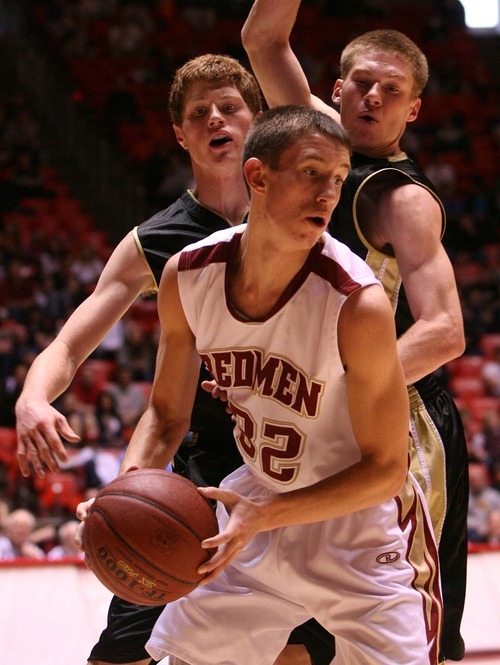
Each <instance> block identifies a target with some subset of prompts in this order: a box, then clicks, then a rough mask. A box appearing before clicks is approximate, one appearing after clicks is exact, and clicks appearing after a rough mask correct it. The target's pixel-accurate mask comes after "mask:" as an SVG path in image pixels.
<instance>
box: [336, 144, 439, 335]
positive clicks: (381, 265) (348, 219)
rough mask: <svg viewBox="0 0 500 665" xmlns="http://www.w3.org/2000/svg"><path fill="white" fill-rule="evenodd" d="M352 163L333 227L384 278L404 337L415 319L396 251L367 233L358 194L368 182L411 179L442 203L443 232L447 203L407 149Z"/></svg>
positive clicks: (358, 158) (388, 184) (386, 184)
mask: <svg viewBox="0 0 500 665" xmlns="http://www.w3.org/2000/svg"><path fill="white" fill-rule="evenodd" d="M351 163H352V166H351V171H350V172H349V175H348V176H347V179H346V181H345V183H344V185H343V186H342V194H341V197H340V201H339V203H338V205H337V207H336V209H335V210H334V211H333V215H332V219H331V222H330V227H329V231H330V233H331V234H332V235H333V236H334V237H335V238H337V239H338V240H340V241H341V242H343V243H345V244H346V245H347V246H348V247H349V248H350V249H351V250H352V251H353V252H355V253H356V254H358V256H360V257H361V258H362V259H364V260H365V261H366V262H367V263H368V265H369V266H370V267H371V268H372V270H373V271H374V273H375V275H376V277H378V278H379V280H380V281H381V282H382V284H383V286H384V289H385V292H386V293H387V295H388V296H389V299H390V301H391V303H392V305H393V309H394V314H395V321H396V332H397V335H398V337H400V336H401V335H402V334H403V333H404V332H405V331H406V330H408V328H409V327H410V326H412V325H413V323H415V320H414V318H413V316H412V314H411V311H410V308H409V306H408V301H407V298H406V294H405V291H404V287H403V285H402V283H401V276H400V273H399V268H398V266H397V263H396V259H395V258H394V256H393V255H389V254H385V253H383V252H381V251H378V250H376V249H375V248H373V247H371V246H370V243H369V242H368V241H367V240H366V238H365V237H364V235H363V232H362V230H361V228H360V225H359V219H358V214H357V201H358V198H359V196H360V193H361V190H362V188H363V187H364V186H365V185H366V184H367V183H368V182H370V183H373V184H377V185H378V184H379V183H380V184H381V186H382V187H383V188H388V187H392V188H396V187H398V186H400V185H402V184H408V183H409V182H411V183H414V184H417V185H420V186H421V187H424V188H425V189H427V190H428V191H429V192H430V193H431V194H432V196H433V197H434V198H435V199H436V201H437V202H438V203H439V205H440V206H441V210H442V233H444V229H445V223H446V217H445V212H444V207H443V204H442V203H441V201H440V200H439V198H438V196H437V194H436V190H435V188H434V186H433V184H432V183H431V181H430V180H429V179H428V178H427V177H426V176H425V175H424V173H423V172H422V171H421V169H420V168H419V167H418V166H417V164H415V162H414V161H413V160H411V159H409V158H408V157H407V156H406V154H405V153H400V154H399V155H397V156H396V157H388V158H377V159H375V158H371V157H365V156H364V155H360V154H359V153H354V154H353V156H352V159H351Z"/></svg>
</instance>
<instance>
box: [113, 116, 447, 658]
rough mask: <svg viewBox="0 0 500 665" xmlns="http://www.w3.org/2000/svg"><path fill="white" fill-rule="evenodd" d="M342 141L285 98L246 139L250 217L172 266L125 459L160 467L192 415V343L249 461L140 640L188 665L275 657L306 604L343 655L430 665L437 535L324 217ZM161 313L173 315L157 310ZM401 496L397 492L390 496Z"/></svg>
mask: <svg viewBox="0 0 500 665" xmlns="http://www.w3.org/2000/svg"><path fill="white" fill-rule="evenodd" d="M349 157H350V144H349V140H348V138H347V134H346V133H345V131H344V130H343V129H342V128H341V127H340V125H339V124H337V123H336V122H335V121H333V120H332V119H331V118H329V117H328V116H326V115H324V114H323V113H321V112H318V111H314V110H312V109H307V108H304V107H279V108H277V109H273V110H272V111H270V112H267V113H266V114H265V115H264V116H263V117H262V119H260V120H258V121H257V122H256V124H255V126H254V128H253V129H252V130H251V132H250V135H249V138H248V139H247V142H246V145H245V152H244V172H245V177H246V180H247V183H248V186H249V188H250V191H251V207H250V213H249V219H248V224H247V225H243V226H241V227H236V228H233V229H228V230H227V231H226V230H224V231H220V232H218V233H216V234H214V235H213V236H211V237H209V238H208V239H206V240H203V241H200V242H198V243H196V244H195V245H191V246H190V247H188V248H187V249H186V250H183V251H182V252H181V253H180V254H178V255H176V256H175V257H173V258H172V259H171V260H170V261H169V262H168V264H167V267H166V269H165V272H164V273H163V277H162V280H161V284H160V291H159V300H158V309H159V314H160V318H161V323H162V334H161V339H160V346H159V351H158V364H157V368H156V376H155V381H154V385H153V392H152V397H151V402H150V406H149V408H148V410H147V412H146V413H145V415H144V416H143V418H142V419H141V421H140V423H139V425H138V427H137V429H136V431H135V433H134V435H133V437H132V440H131V442H130V445H129V447H128V450H127V453H126V455H125V459H124V461H123V465H122V469H121V471H122V472H126V471H127V470H130V469H133V468H137V467H139V468H144V467H160V468H163V467H165V465H166V464H167V463H168V461H169V460H170V459H171V458H172V456H173V454H174V453H175V450H176V448H177V446H178V445H179V442H180V441H181V440H182V438H183V436H184V434H185V432H186V430H187V429H188V427H189V416H190V412H191V406H192V401H193V399H194V395H195V392H196V387H197V380H198V374H199V365H200V357H201V359H202V360H203V362H204V363H205V364H206V365H207V367H208V368H209V370H210V371H211V372H212V374H213V376H214V378H215V379H216V381H217V383H218V384H219V386H221V387H222V388H223V389H225V390H227V394H228V398H229V404H230V407H231V410H232V412H233V415H234V418H235V430H234V434H235V438H236V441H237V444H238V447H239V449H240V451H241V453H242V456H243V459H244V461H245V464H244V465H243V466H242V467H240V469H238V470H236V471H235V472H234V473H233V474H231V475H230V476H228V477H227V478H226V480H225V481H223V483H222V485H221V488H219V489H218V488H204V489H200V492H201V493H202V494H204V495H205V496H207V497H210V498H212V499H217V501H218V518H219V524H220V533H219V534H218V535H217V536H216V537H214V538H212V539H208V540H206V541H204V543H203V546H204V547H207V548H208V547H213V546H217V547H218V551H217V553H216V554H215V555H214V556H213V557H212V558H211V559H210V560H209V561H208V562H207V563H206V564H204V565H203V566H202V567H201V569H200V572H202V573H205V574H206V577H205V579H204V582H203V586H200V587H198V588H197V589H196V590H194V591H193V592H192V593H191V594H189V595H188V596H186V597H185V598H182V599H180V600H179V601H176V602H174V603H170V604H169V605H168V606H167V607H166V608H165V610H164V612H163V613H162V615H161V616H160V618H159V620H158V621H157V623H156V626H155V628H154V630H153V634H152V637H151V639H150V641H149V642H148V644H147V649H148V651H149V652H150V653H151V655H152V657H153V658H155V659H161V658H163V657H165V656H166V655H167V654H172V655H173V656H175V657H177V658H181V659H182V660H183V661H186V662H187V663H191V665H220V664H221V663H224V664H225V665H241V663H242V662H246V663H262V664H265V663H269V664H271V663H273V662H274V660H275V658H276V656H277V655H278V654H279V653H280V651H281V649H282V648H283V646H284V645H285V643H286V641H287V637H288V635H289V633H290V631H291V629H292V628H293V627H294V626H296V625H298V624H301V623H303V622H304V621H306V620H307V619H309V618H311V617H315V618H316V619H317V620H318V621H319V622H320V623H321V624H322V625H324V626H325V627H326V628H327V629H328V630H329V631H331V632H332V633H334V634H335V637H336V648H337V655H336V659H335V662H336V664H337V663H351V664H352V663H356V665H394V663H398V665H424V664H429V665H436V663H437V662H438V661H437V644H438V641H439V631H440V624H441V609H442V608H441V600H440V589H439V573H438V563H437V551H436V544H435V541H434V538H433V535H432V528H431V525H430V519H429V517H428V514H427V512H426V508H425V501H424V499H423V496H422V493H421V490H420V488H419V487H418V485H417V484H416V482H415V481H414V479H413V477H412V476H411V474H409V473H408V471H407V469H408V413H409V411H408V397H407V392H406V388H405V381H404V376H403V372H402V368H401V365H400V362H399V360H398V356H397V351H396V334H395V328H394V321H393V315H392V310H391V307H390V304H389V301H388V299H387V297H386V296H385V294H384V292H383V290H382V288H381V286H380V285H379V283H378V282H377V280H376V279H375V278H374V277H373V273H372V272H371V270H370V269H369V268H368V267H367V266H366V264H365V263H364V262H363V261H362V260H361V259H360V258H359V257H357V256H355V255H354V254H353V253H352V252H351V251H350V250H348V249H347V247H346V246H344V245H342V244H341V243H339V242H338V241H336V240H334V239H333V238H332V237H331V236H330V235H329V234H328V233H326V228H327V225H328V222H329V219H330V215H331V213H332V210H333V208H334V207H335V205H336V204H337V202H338V198H339V196H340V190H341V185H342V182H343V180H344V179H345V178H346V176H347V173H348V171H349ZM167 313H168V314H167ZM395 497H397V498H395Z"/></svg>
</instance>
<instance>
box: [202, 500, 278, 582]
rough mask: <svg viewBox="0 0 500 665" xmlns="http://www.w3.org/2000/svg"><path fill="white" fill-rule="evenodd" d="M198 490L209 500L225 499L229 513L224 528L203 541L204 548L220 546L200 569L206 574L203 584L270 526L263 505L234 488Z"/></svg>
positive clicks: (214, 576)
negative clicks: (235, 490)
mask: <svg viewBox="0 0 500 665" xmlns="http://www.w3.org/2000/svg"><path fill="white" fill-rule="evenodd" d="M198 491H199V492H200V494H203V496H205V497H207V498H209V499H215V500H216V501H220V502H222V503H223V504H224V505H225V507H226V510H227V512H228V513H229V515H230V517H229V522H228V523H227V525H226V528H225V529H224V531H221V532H220V533H219V534H217V535H216V536H214V537H213V538H207V539H206V540H204V541H203V542H202V543H201V546H202V547H203V548H204V549H212V548H215V547H217V548H218V550H217V552H216V553H215V554H214V555H213V556H212V557H211V558H210V559H209V560H208V561H207V562H206V563H204V564H202V565H201V566H200V567H199V568H198V572H199V573H200V574H206V577H204V578H203V581H202V582H201V584H208V583H209V582H211V581H212V580H214V579H215V578H216V577H217V576H218V575H219V574H220V573H221V572H222V571H223V570H224V568H225V567H226V566H227V565H228V563H229V562H230V561H231V560H232V559H234V557H235V556H236V555H237V554H238V553H239V552H241V550H242V549H243V548H244V547H245V546H246V545H247V543H248V542H249V541H250V540H251V539H252V538H253V537H254V536H255V535H256V534H258V533H259V532H260V531H265V530H266V529H267V527H266V520H265V515H264V511H263V506H262V505H261V504H258V503H255V502H254V501H250V500H249V499H246V498H245V497H243V496H241V495H240V494H237V493H236V492H233V491H232V490H224V489H219V488H216V487H199V488H198Z"/></svg>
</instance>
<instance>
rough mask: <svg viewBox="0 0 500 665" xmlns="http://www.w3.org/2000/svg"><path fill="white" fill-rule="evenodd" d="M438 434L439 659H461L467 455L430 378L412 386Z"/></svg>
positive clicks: (451, 407) (451, 411) (458, 423)
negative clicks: (442, 480)
mask: <svg viewBox="0 0 500 665" xmlns="http://www.w3.org/2000/svg"><path fill="white" fill-rule="evenodd" d="M414 387H415V389H416V390H417V392H418V394H419V395H420V397H421V399H422V401H423V403H424V405H425V408H426V410H427V413H428V414H429V416H430V418H431V420H432V422H433V424H434V426H435V427H436V429H437V431H438V432H439V436H440V437H441V441H442V444H443V448H444V453H445V473H446V513H445V519H444V522H443V528H442V532H441V540H440V542H439V561H440V569H441V585H442V593H443V608H444V612H443V630H442V637H441V659H443V660H444V659H445V658H447V659H449V660H462V658H463V657H464V653H465V646H464V641H463V639H462V636H461V634H460V623H461V621H462V614H463V610H464V604H465V588H466V579H467V511H468V502H469V475H468V453H467V444H466V441H465V434H464V429H463V425H462V420H461V418H460V413H459V411H458V409H457V407H456V405H455V403H454V401H453V399H452V398H451V396H450V395H449V394H448V393H447V392H446V391H445V390H443V389H442V387H441V386H440V385H439V384H438V382H437V381H436V380H435V378H434V377H432V376H431V377H426V378H425V379H422V380H421V381H417V382H416V383H415V384H414Z"/></svg>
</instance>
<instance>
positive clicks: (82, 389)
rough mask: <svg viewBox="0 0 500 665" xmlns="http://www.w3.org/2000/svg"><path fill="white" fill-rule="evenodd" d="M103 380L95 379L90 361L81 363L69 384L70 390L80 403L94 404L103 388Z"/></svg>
mask: <svg viewBox="0 0 500 665" xmlns="http://www.w3.org/2000/svg"><path fill="white" fill-rule="evenodd" d="M104 387H105V382H104V380H103V379H97V378H96V376H95V374H94V370H93V368H92V364H91V363H83V364H82V365H81V366H80V367H79V369H78V373H77V375H76V377H75V380H74V381H73V383H72V384H71V388H70V392H71V393H73V395H74V396H75V397H76V399H77V400H78V401H79V402H80V403H81V404H87V405H91V406H92V405H94V404H95V403H96V402H97V399H98V398H99V395H100V393H101V391H102V390H104Z"/></svg>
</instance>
